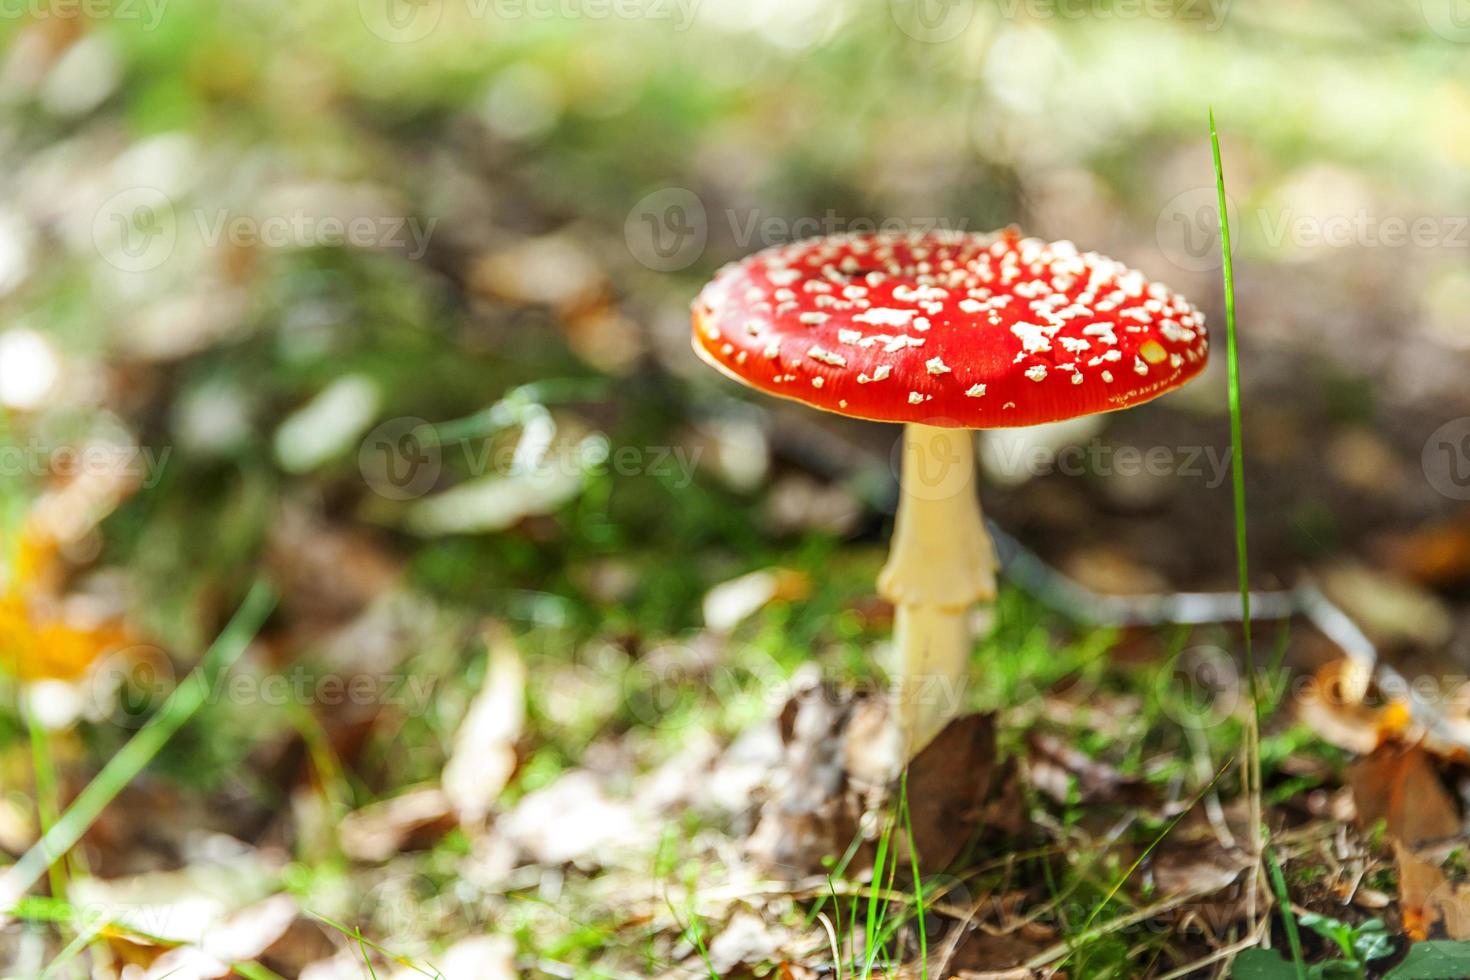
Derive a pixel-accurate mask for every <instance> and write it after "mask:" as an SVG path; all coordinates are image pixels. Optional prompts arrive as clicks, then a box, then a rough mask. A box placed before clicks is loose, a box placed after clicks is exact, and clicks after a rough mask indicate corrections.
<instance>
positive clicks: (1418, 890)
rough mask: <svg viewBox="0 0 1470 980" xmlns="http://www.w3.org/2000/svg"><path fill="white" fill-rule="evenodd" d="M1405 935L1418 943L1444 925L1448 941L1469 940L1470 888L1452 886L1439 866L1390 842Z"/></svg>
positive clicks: (1412, 851)
mask: <svg viewBox="0 0 1470 980" xmlns="http://www.w3.org/2000/svg"><path fill="white" fill-rule="evenodd" d="M1393 855H1394V863H1395V864H1396V865H1397V866H1398V872H1399V907H1400V910H1401V913H1402V915H1403V924H1404V932H1405V933H1406V934H1407V935H1408V936H1409V938H1410V939H1412V940H1414V941H1416V942H1420V941H1423V940H1425V939H1428V938H1429V936H1430V934H1431V933H1432V932H1434V930H1435V926H1437V925H1441V924H1442V925H1443V927H1444V932H1445V935H1447V936H1448V937H1449V938H1450V939H1458V940H1465V939H1470V885H1463V884H1460V885H1457V884H1451V883H1450V881H1449V879H1448V878H1446V877H1445V873H1444V872H1443V871H1442V870H1440V867H1439V865H1438V864H1436V863H1435V862H1433V861H1430V860H1427V859H1426V858H1425V857H1423V856H1421V855H1420V854H1418V853H1416V852H1415V851H1414V850H1412V849H1411V848H1408V847H1405V846H1404V845H1403V844H1402V843H1401V842H1399V841H1393Z"/></svg>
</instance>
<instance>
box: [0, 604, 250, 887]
mask: <svg viewBox="0 0 1470 980" xmlns="http://www.w3.org/2000/svg"><path fill="white" fill-rule="evenodd" d="M274 605H275V593H274V591H273V590H272V589H271V587H270V586H269V585H267V584H265V583H264V582H256V584H255V585H254V586H252V587H251V589H250V593H249V594H248V595H247V596H246V597H245V601H244V602H242V603H241V604H240V608H239V609H238V610H236V612H235V615H234V617H233V618H232V619H231V620H230V622H229V623H228V624H227V625H226V626H225V628H224V630H223V631H222V632H221V633H220V635H219V637H218V638H217V639H216V640H215V641H214V643H213V644H212V645H211V646H210V648H209V649H208V650H207V651H206V652H205V654H204V658H203V659H202V660H201V661H200V664H199V666H198V667H197V668H196V669H195V670H194V671H193V672H192V673H190V674H189V676H188V677H187V678H185V679H184V682H183V683H182V684H180V685H179V686H178V687H177V688H175V689H174V691H173V693H171V694H170V695H169V696H168V700H167V701H165V702H164V703H163V707H161V708H159V709H158V713H157V714H155V715H154V716H153V717H152V718H150V719H148V723H147V724H145V725H144V726H143V727H142V728H141V729H139V730H138V734H136V735H134V736H133V737H132V739H130V740H129V741H128V743H127V744H126V745H124V746H123V747H122V748H121V749H119V750H118V752H117V754H116V755H114V756H113V757H112V758H111V759H109V760H108V762H107V764H106V765H105V766H103V767H102V771H101V772H99V773H98V774H97V776H96V778H94V779H93V780H92V781H91V782H90V783H88V784H87V787H86V788H85V789H83V790H82V792H81V793H80V794H78V796H77V798H76V799H75V800H74V801H72V804H71V806H69V807H68V808H67V810H66V812H65V813H63V814H62V815H61V818H60V819H59V820H57V822H56V824H55V825H54V826H53V827H52V828H51V830H50V831H49V832H47V833H46V834H45V836H43V837H42V838H41V839H40V841H38V842H37V843H36V844H35V846H33V847H32V848H31V849H30V850H29V851H27V852H26V853H25V855H24V856H23V857H22V858H21V859H20V860H19V861H17V862H16V863H15V864H14V865H13V866H12V867H11V868H10V869H9V870H8V871H6V872H5V874H4V876H3V877H0V910H8V909H10V908H12V907H13V906H14V905H15V904H16V903H17V902H19V901H20V900H21V898H22V897H23V896H24V895H25V893H26V892H27V891H29V890H30V888H31V886H32V885H34V884H35V883H36V881H37V880H38V879H39V878H40V877H41V876H42V875H44V874H45V873H46V870H47V869H48V868H50V867H51V865H52V864H53V863H55V862H56V861H57V860H59V859H60V858H61V857H62V856H63V855H65V854H66V853H67V852H68V851H70V850H71V849H72V848H73V847H75V846H76V843H77V841H79V840H81V839H82V835H83V834H85V833H86V832H87V828H89V827H91V826H92V823H93V822H94V821H95V820H96V819H97V817H98V816H100V815H101V813H102V811H103V810H104V809H106V807H107V805H108V804H109V803H111V802H112V801H113V799H114V798H116V796H117V794H118V793H120V792H122V790H123V788H124V787H126V786H127V785H128V784H129V783H131V782H132V781H133V780H134V779H135V778H137V775H138V774H139V773H140V772H142V771H143V770H144V769H145V768H146V767H147V766H148V763H150V762H152V761H153V757H154V756H156V755H157V754H158V753H159V751H160V750H161V749H162V748H163V747H164V745H166V744H167V743H168V741H169V739H171V738H172V737H173V736H174V734H175V733H176V732H178V730H179V729H180V728H182V727H183V725H184V723H185V722H186V721H188V720H189V719H190V718H191V717H193V715H194V712H196V711H198V710H199V708H200V706H201V705H203V704H204V702H205V700H206V699H207V698H208V696H209V692H210V691H211V690H213V688H214V684H215V682H216V680H217V679H218V678H219V676H220V674H221V673H223V672H224V671H225V670H228V669H229V667H230V665H232V664H233V663H234V662H235V660H236V659H238V658H239V656H240V655H241V654H242V653H244V652H245V648H246V647H247V646H248V645H249V643H250V641H251V640H252V639H254V638H255V634H256V632H257V631H258V630H259V629H260V626H261V624H262V623H264V622H265V618H266V616H267V615H269V613H270V611H271V609H272V608H273V607H274Z"/></svg>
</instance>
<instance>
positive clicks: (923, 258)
mask: <svg viewBox="0 0 1470 980" xmlns="http://www.w3.org/2000/svg"><path fill="white" fill-rule="evenodd" d="M693 319H694V350H695V352H696V353H698V354H699V356H700V357H701V358H703V359H704V360H706V361H708V362H709V363H710V364H712V365H714V366H715V367H716V368H718V369H719V370H721V371H722V372H724V373H725V374H727V375H729V376H730V377H732V378H734V379H735V380H737V381H740V382H741V383H743V384H746V385H750V386H751V387H753V388H758V389H760V390H761V391H765V392H769V393H771V394H774V395H782V396H785V397H787V398H794V399H796V400H797V401H802V402H806V403H807V404H808V405H812V406H814V407H816V408H820V409H823V410H825V411H828V412H836V413H837V414H839V415H847V416H851V417H853V418H861V419H872V420H875V421H881V422H902V423H903V424H904V448H903V465H902V473H901V476H900V486H901V496H900V500H899V507H898V514H897V518H896V523H895V527H894V535H893V544H892V548H891V551H890V553H889V557H888V562H887V564H886V565H885V566H884V568H883V570H882V572H881V573H880V574H879V577H878V591H879V593H880V594H882V595H883V597H884V598H886V599H888V600H890V601H891V602H893V604H894V607H895V611H894V644H895V647H896V653H897V661H896V676H895V688H896V690H895V694H896V697H897V701H898V704H897V709H898V710H897V722H898V727H897V732H898V735H899V737H900V739H901V741H900V744H899V748H900V750H901V751H902V755H903V757H904V758H910V757H912V756H913V755H914V754H915V753H916V752H918V751H919V749H921V748H923V747H924V745H926V744H927V743H928V742H929V740H930V739H931V738H933V737H934V736H935V735H936V734H938V732H939V731H940V729H942V728H943V727H944V725H945V724H946V723H947V722H948V721H949V719H950V717H951V716H952V714H953V713H954V711H955V710H956V709H957V708H958V703H957V702H958V700H959V694H960V691H961V689H962V688H961V685H962V684H963V681H964V677H965V668H966V664H967V662H968V660H969V655H970V652H971V649H972V647H973V637H972V636H971V630H970V626H969V622H970V620H969V609H970V607H971V606H972V605H973V604H974V603H976V602H979V601H990V600H993V599H994V597H995V555H994V551H993V549H992V547H991V543H990V538H989V536H988V535H987V534H986V532H985V524H984V521H983V520H982V518H981V515H980V504H979V498H978V497H977V496H976V493H975V490H974V487H973V485H972V484H973V480H974V473H975V462H974V460H975V457H974V441H973V436H971V435H970V433H969V432H967V431H965V430H968V429H989V428H1003V427H1011V426H1024V425H1038V424H1040V423H1043V422H1056V421H1060V420H1062V419H1070V418H1076V417H1077V416H1081V415H1091V414H1094V413H1097V412H1107V411H1113V410H1115V409H1120V408H1128V407H1130V406H1132V405H1137V404H1140V403H1142V402H1146V401H1148V400H1150V399H1152V398H1154V397H1156V396H1158V395H1161V394H1163V393H1164V392H1166V391H1169V390H1171V389H1173V388H1177V387H1179V386H1180V385H1182V384H1184V383H1185V382H1187V381H1189V380H1190V379H1191V378H1193V377H1194V376H1195V375H1196V374H1198V373H1199V372H1200V370H1201V369H1203V367H1204V366H1205V360H1206V357H1207V351H1208V341H1207V337H1206V334H1205V327H1204V318H1203V317H1202V316H1201V315H1200V313H1199V311H1198V310H1196V309H1195V308H1194V307H1193V306H1192V305H1190V304H1189V303H1188V302H1187V301H1186V300H1185V299H1183V298H1182V297H1180V296H1179V295H1177V294H1176V293H1174V292H1172V291H1171V290H1169V289H1168V288H1166V287H1164V286H1162V285H1160V284H1158V283H1150V282H1149V281H1148V280H1146V279H1145V278H1144V277H1143V275H1142V274H1140V273H1138V272H1135V271H1133V270H1132V269H1129V268H1127V267H1125V266H1124V265H1122V264H1121V263H1119V262H1116V261H1114V260H1112V259H1109V258H1106V257H1104V256H1101V255H1098V254H1097V253H1095V252H1083V253H1079V252H1078V251H1077V249H1076V247H1075V246H1074V245H1073V244H1072V243H1071V242H1054V243H1051V244H1048V243H1045V242H1042V241H1040V240H1037V239H1034V238H1021V237H1019V236H1018V235H1017V234H1016V233H1015V232H1014V231H1011V230H1007V231H1004V232H1000V233H997V234H991V235H979V234H972V233H964V232H954V231H940V232H933V233H929V234H912V235H893V234H888V235H884V234H879V235H837V236H832V237H827V238H817V239H809V240H806V241H800V242H794V243H791V244H787V245H779V246H775V247H772V248H768V249H765V250H764V251H761V252H757V253H756V254H754V255H751V256H748V257H747V258H745V259H743V260H742V261H740V262H737V263H734V264H732V265H729V266H726V267H725V268H724V269H722V270H721V271H720V272H719V273H718V274H717V275H716V276H715V278H714V280H713V281H712V282H710V283H709V284H708V285H707V286H705V288H704V290H703V291H702V292H701V293H700V294H699V297H698V298H697V299H696V300H695V302H694V317H693Z"/></svg>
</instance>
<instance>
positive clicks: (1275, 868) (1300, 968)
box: [1266, 851, 1307, 980]
mask: <svg viewBox="0 0 1470 980" xmlns="http://www.w3.org/2000/svg"><path fill="white" fill-rule="evenodd" d="M1266 866H1267V867H1268V868H1269V869H1270V871H1271V887H1272V888H1273V889H1275V891H1276V901H1277V903H1278V904H1280V906H1281V922H1282V924H1283V925H1284V926H1285V927H1286V944H1287V945H1288V946H1290V947H1291V962H1292V964H1293V965H1294V966H1295V967H1296V977H1297V980H1307V963H1306V960H1305V959H1304V958H1303V956H1302V937H1301V933H1300V932H1299V931H1298V930H1297V927H1296V915H1295V913H1293V912H1292V911H1291V896H1290V895H1288V894H1287V893H1286V876H1285V875H1283V874H1282V873H1281V865H1280V863H1279V862H1277V860H1276V855H1275V854H1273V853H1271V852H1270V851H1267V852H1266Z"/></svg>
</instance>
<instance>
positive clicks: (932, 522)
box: [878, 422, 995, 759]
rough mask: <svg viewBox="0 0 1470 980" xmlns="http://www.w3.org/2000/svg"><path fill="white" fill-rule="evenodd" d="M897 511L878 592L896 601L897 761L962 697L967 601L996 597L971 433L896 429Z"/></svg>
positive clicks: (923, 741) (968, 639)
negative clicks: (899, 457) (899, 435)
mask: <svg viewBox="0 0 1470 980" xmlns="http://www.w3.org/2000/svg"><path fill="white" fill-rule="evenodd" d="M899 483H900V496H899V503H898V517H897V522H896V524H895V526H894V530H893V545H892V548H891V549H890V551H889V553H888V563H887V564H886V565H884V566H883V571H882V572H880V573H879V575H878V592H879V593H880V594H881V595H882V596H883V597H884V598H885V599H887V600H889V601H890V602H892V603H893V604H894V609H895V612H894V636H893V641H894V647H895V651H894V652H895V654H896V663H895V665H894V668H893V670H894V681H895V684H894V688H895V690H894V698H895V708H896V719H897V723H898V726H897V727H898V735H899V739H900V742H899V747H900V750H901V752H902V754H903V758H904V759H910V758H913V756H914V755H915V754H916V753H917V752H918V751H919V750H920V749H922V748H923V747H924V746H925V745H927V744H928V743H929V741H930V739H932V738H933V737H934V736H935V735H937V734H939V732H940V730H941V729H943V728H944V726H945V725H946V724H947V723H948V722H949V720H950V719H951V718H953V717H954V715H955V714H956V713H957V712H958V710H959V708H960V706H961V705H962V704H963V702H964V692H965V681H966V676H967V674H968V671H967V667H968V665H969V660H970V651H971V648H972V646H973V637H972V635H971V630H970V607H971V606H972V605H974V604H975V603H976V602H978V601H981V600H985V601H990V600H992V599H994V598H995V550H994V548H992V546H991V544H990V536H989V535H988V534H986V533H985V522H984V520H982V519H981V516H980V498H979V497H978V495H977V494H976V492H975V444H974V433H972V432H971V431H969V430H968V429H945V428H937V427H935V426H930V425H920V424H918V423H916V422H915V423H909V424H908V425H906V426H905V427H904V437H903V471H902V475H901V478H900V481H899Z"/></svg>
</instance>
